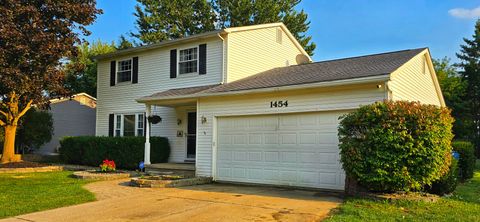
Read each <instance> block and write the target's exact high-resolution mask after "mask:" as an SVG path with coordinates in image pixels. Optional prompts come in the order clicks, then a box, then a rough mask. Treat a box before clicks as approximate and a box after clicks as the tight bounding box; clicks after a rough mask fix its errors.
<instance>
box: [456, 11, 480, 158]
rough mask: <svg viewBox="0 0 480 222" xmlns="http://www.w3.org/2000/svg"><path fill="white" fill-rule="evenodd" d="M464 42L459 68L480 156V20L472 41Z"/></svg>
mask: <svg viewBox="0 0 480 222" xmlns="http://www.w3.org/2000/svg"><path fill="white" fill-rule="evenodd" d="M463 41H464V42H465V44H464V45H461V46H460V48H461V49H460V52H459V53H457V57H458V58H459V59H460V60H461V62H460V63H459V64H458V66H459V67H460V68H461V71H460V75H461V77H462V79H463V80H464V81H465V82H466V94H465V98H464V101H465V102H466V103H467V104H468V112H467V113H466V114H468V115H470V116H471V118H472V120H473V127H472V129H471V130H472V132H474V136H475V142H476V144H477V154H480V151H479V150H480V19H479V20H477V22H476V24H475V31H474V34H473V36H472V39H467V38H464V39H463Z"/></svg>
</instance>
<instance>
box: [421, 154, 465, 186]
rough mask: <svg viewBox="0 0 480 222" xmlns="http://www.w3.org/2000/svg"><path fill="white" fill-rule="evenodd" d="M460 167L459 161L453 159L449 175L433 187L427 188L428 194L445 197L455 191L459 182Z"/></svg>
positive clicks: (434, 183) (444, 176)
mask: <svg viewBox="0 0 480 222" xmlns="http://www.w3.org/2000/svg"><path fill="white" fill-rule="evenodd" d="M459 170H460V169H459V167H458V160H456V159H452V164H451V165H450V170H449V171H448V173H447V174H445V175H443V176H442V177H441V178H440V179H439V180H437V181H435V182H433V183H432V185H431V186H427V189H426V190H427V192H429V193H433V194H438V195H444V194H449V193H452V192H453V191H455V188H457V185H458V180H459Z"/></svg>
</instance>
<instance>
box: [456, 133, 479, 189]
mask: <svg viewBox="0 0 480 222" xmlns="http://www.w3.org/2000/svg"><path fill="white" fill-rule="evenodd" d="M452 146H453V150H454V151H457V152H458V154H460V160H459V162H458V166H459V168H460V172H459V176H460V179H461V180H462V181H465V180H468V179H470V178H472V177H473V172H474V171H475V161H476V157H475V145H474V144H473V143H471V142H467V141H454V142H452Z"/></svg>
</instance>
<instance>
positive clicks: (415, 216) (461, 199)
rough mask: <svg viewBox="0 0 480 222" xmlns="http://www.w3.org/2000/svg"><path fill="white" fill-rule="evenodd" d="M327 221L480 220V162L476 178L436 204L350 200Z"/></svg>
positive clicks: (439, 221) (438, 221)
mask: <svg viewBox="0 0 480 222" xmlns="http://www.w3.org/2000/svg"><path fill="white" fill-rule="evenodd" d="M326 221H328V222H333V221H349V222H350V221H435V222H442V221H480V161H477V171H476V172H475V175H474V177H473V179H471V180H470V181H468V182H466V183H464V184H460V185H459V186H458V187H457V189H456V191H455V193H454V194H453V195H452V196H451V197H443V198H441V199H440V200H439V201H437V202H436V203H425V202H417V201H396V202H390V203H389V202H388V201H373V200H366V199H360V198H349V199H347V200H346V201H345V203H344V204H342V205H341V207H340V208H339V209H336V210H335V211H334V212H333V213H332V215H331V217H330V218H328V219H327V220H326Z"/></svg>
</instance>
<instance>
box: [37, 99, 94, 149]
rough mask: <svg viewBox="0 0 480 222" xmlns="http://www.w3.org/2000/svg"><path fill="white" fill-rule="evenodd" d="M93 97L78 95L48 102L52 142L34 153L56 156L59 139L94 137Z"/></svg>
mask: <svg viewBox="0 0 480 222" xmlns="http://www.w3.org/2000/svg"><path fill="white" fill-rule="evenodd" d="M96 106H97V101H96V99H95V98H94V97H92V96H90V95H88V94H86V93H79V94H75V95H73V96H71V97H70V98H61V99H52V100H50V110H49V111H48V112H49V113H51V114H52V118H53V135H52V140H50V142H48V143H46V144H45V145H43V146H42V147H40V149H39V150H37V151H36V153H38V154H42V155H53V154H57V153H58V152H57V151H58V148H59V147H60V142H59V141H60V139H61V138H62V137H65V136H93V135H95V107H96Z"/></svg>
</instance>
